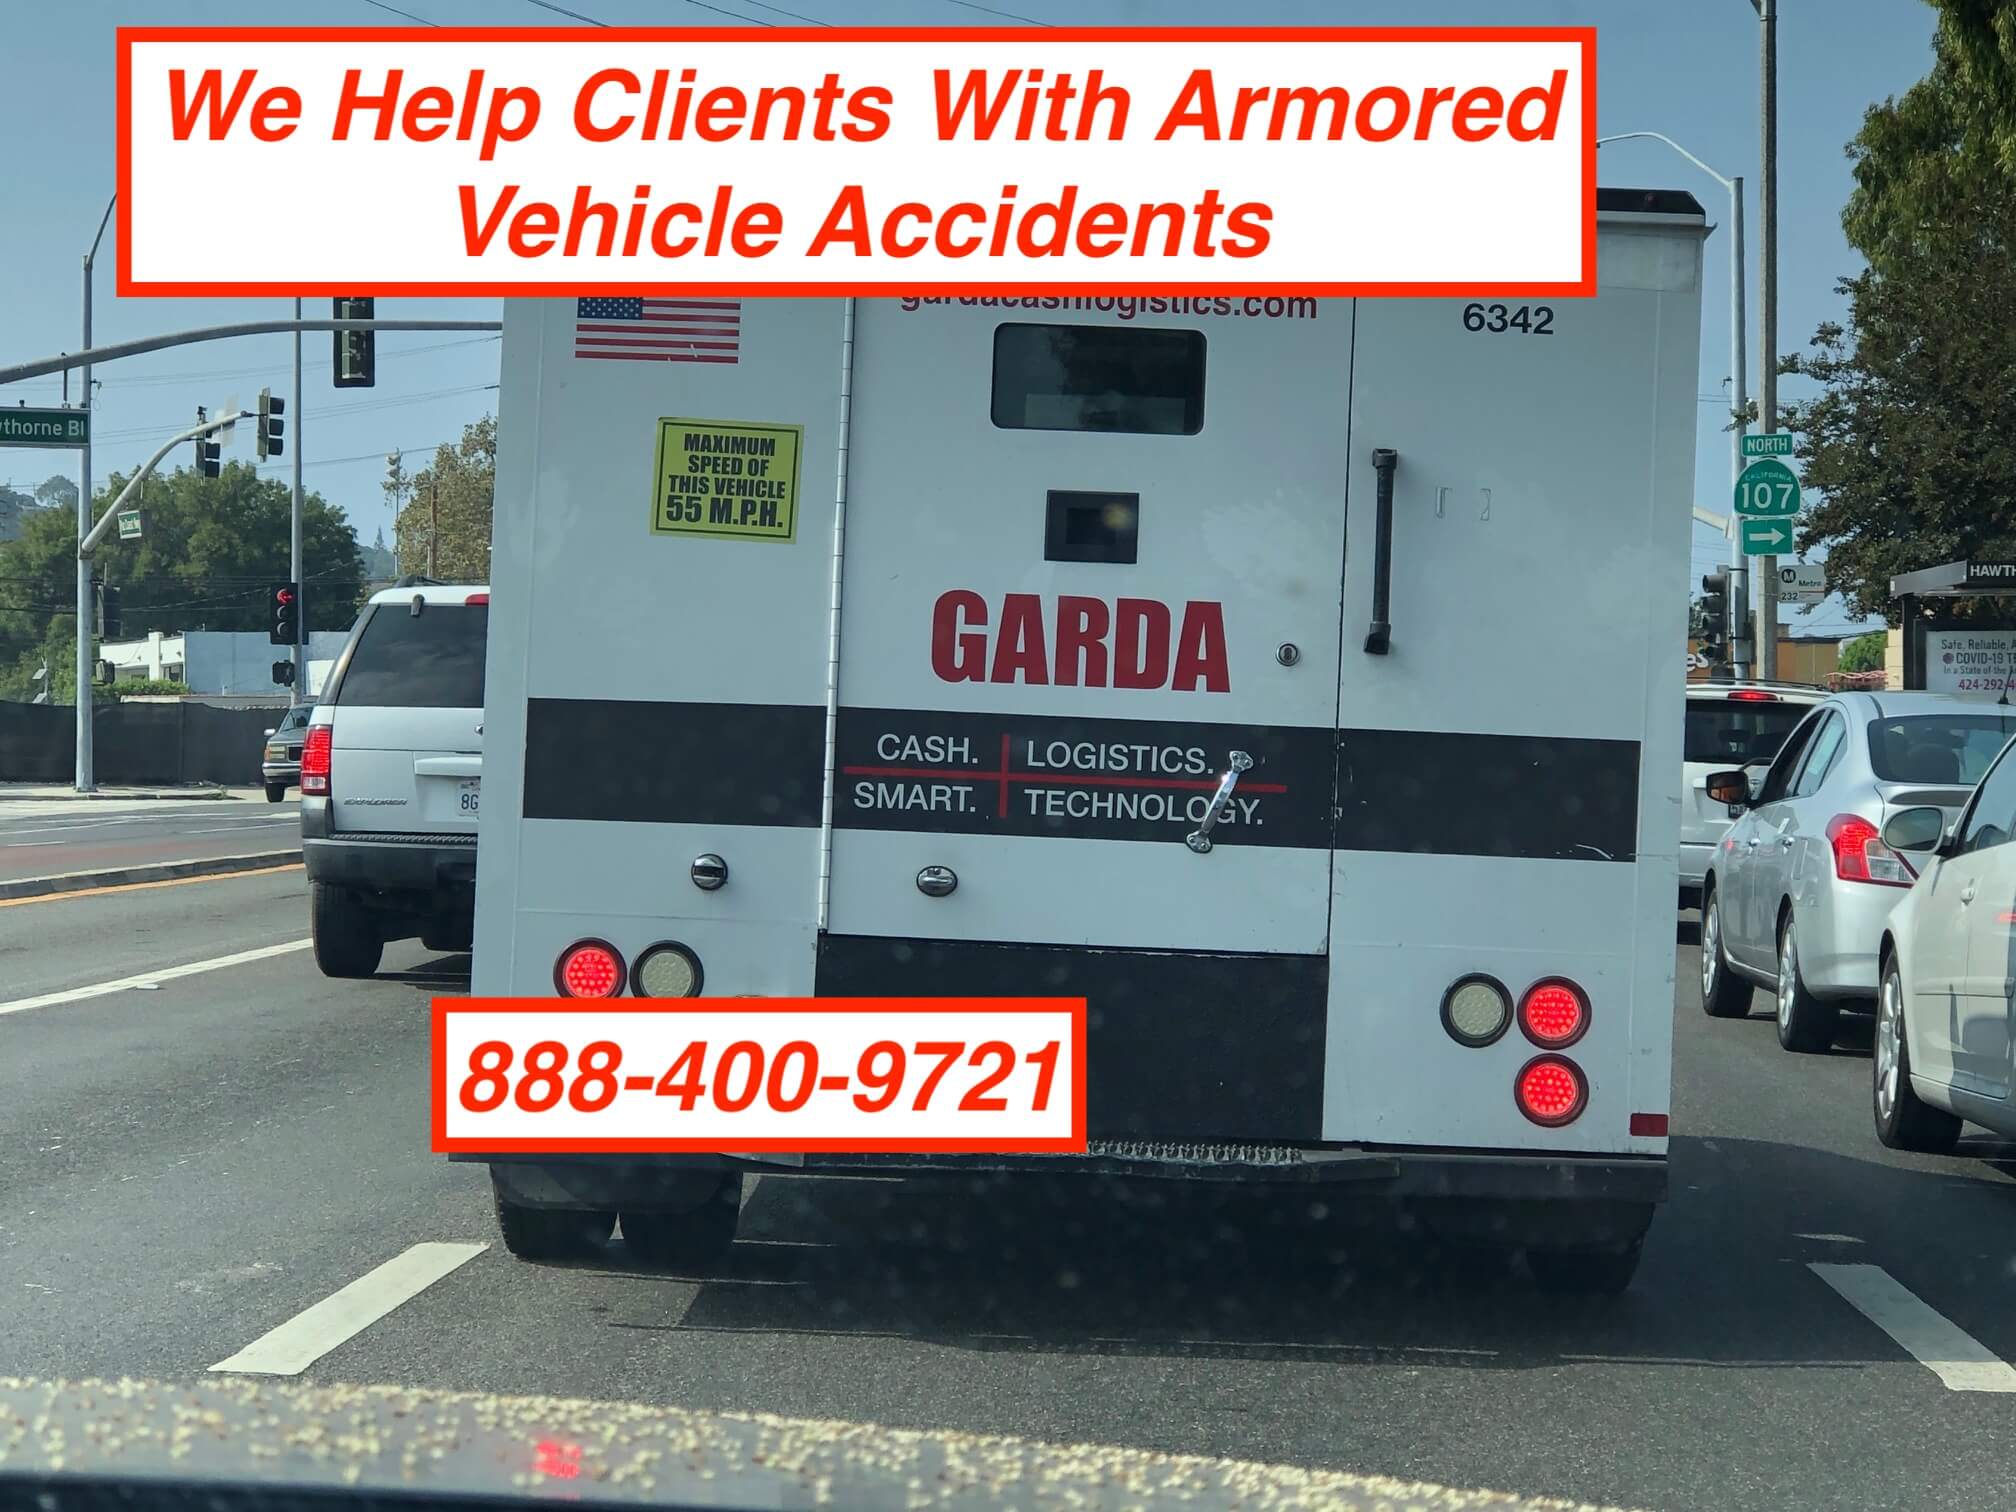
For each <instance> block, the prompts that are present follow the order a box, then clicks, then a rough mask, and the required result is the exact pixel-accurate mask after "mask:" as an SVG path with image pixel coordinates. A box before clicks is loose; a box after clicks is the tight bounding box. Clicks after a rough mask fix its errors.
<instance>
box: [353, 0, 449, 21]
mask: <svg viewBox="0 0 2016 1512" xmlns="http://www.w3.org/2000/svg"><path fill="white" fill-rule="evenodd" d="M364 3H365V4H366V5H375V6H377V7H378V9H380V10H382V11H390V12H391V13H392V14H393V15H395V16H404V17H405V18H406V19H407V20H408V21H417V22H419V23H420V24H421V25H422V26H439V25H440V24H441V23H440V22H439V21H429V20H428V19H427V18H426V17H425V16H416V15H414V14H413V12H411V11H402V10H401V9H399V7H398V6H396V5H387V4H386V3H385V0H364Z"/></svg>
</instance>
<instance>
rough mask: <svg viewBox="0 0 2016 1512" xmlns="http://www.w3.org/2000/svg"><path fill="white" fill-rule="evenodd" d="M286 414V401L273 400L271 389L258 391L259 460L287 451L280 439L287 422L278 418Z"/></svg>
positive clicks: (284, 443)
mask: <svg viewBox="0 0 2016 1512" xmlns="http://www.w3.org/2000/svg"><path fill="white" fill-rule="evenodd" d="M286 412H287V401H286V400H285V399H275V398H274V397H273V391H272V390H271V389H261V390H259V444H258V450H259V460H260V461H261V462H264V461H265V460H266V459H267V458H268V457H277V456H279V455H280V453H282V452H283V451H285V450H287V444H286V442H284V441H282V440H281V439H280V436H281V433H282V432H283V431H285V430H286V429H287V422H286V421H285V420H283V419H281V418H280V417H281V416H282V415H284V414H286Z"/></svg>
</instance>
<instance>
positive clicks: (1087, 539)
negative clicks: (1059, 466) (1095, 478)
mask: <svg viewBox="0 0 2016 1512" xmlns="http://www.w3.org/2000/svg"><path fill="white" fill-rule="evenodd" d="M1140 529H1141V495H1139V494H1138V493H1080V492H1076V491H1074V490H1071V489H1063V488H1053V489H1051V490H1050V492H1049V494H1048V496H1047V498H1046V501H1045V504H1044V523H1043V557H1044V560H1045V561H1050V562H1132V561H1134V560H1135V551H1136V546H1137V543H1138V540H1139V534H1140Z"/></svg>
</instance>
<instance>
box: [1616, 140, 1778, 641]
mask: <svg viewBox="0 0 2016 1512" xmlns="http://www.w3.org/2000/svg"><path fill="white" fill-rule="evenodd" d="M1639 137H1642V138H1645V139H1647V140H1649V141H1654V142H1662V143H1664V144H1665V145H1666V146H1668V147H1670V148H1672V149H1673V150H1674V151H1675V152H1677V153H1679V154H1680V156H1682V157H1683V158H1685V159H1687V161H1688V162H1690V163H1692V164H1693V165H1694V166H1695V167H1696V168H1699V169H1700V170H1701V171H1702V172H1703V173H1705V174H1707V175H1708V177H1710V178H1712V179H1713V180H1715V182H1716V183H1718V184H1720V185H1721V186H1722V187H1723V188H1724V189H1726V190H1728V191H1729V403H1730V408H1731V410H1732V411H1733V412H1734V416H1735V422H1736V423H1735V425H1734V427H1733V428H1732V429H1731V431H1730V433H1729V486H1730V488H1731V489H1732V490H1733V489H1734V488H1735V486H1736V480H1737V479H1738V478H1740V477H1742V476H1743V467H1744V461H1743V437H1744V436H1745V435H1747V434H1748V433H1749V430H1750V420H1749V410H1750V390H1749V382H1748V377H1747V374H1748V370H1749V365H1750V363H1749V352H1748V350H1747V346H1746V342H1745V336H1744V325H1745V322H1746V319H1747V311H1746V310H1745V308H1744V299H1743V274H1744V265H1743V177H1742V175H1741V174H1738V175H1737V176H1736V177H1734V178H1726V177H1724V176H1723V175H1722V174H1719V173H1717V172H1716V171H1715V170H1714V169H1713V168H1710V167H1709V166H1708V165H1707V164H1706V163H1704V162H1702V161H1701V159H1699V158H1698V157H1696V156H1694V154H1693V153H1691V152H1689V151H1688V150H1687V149H1686V148H1685V147H1682V146H1681V145H1680V144H1679V143H1678V142H1676V141H1674V140H1673V139H1672V138H1671V137H1669V136H1667V135H1665V134H1664V133H1663V132H1658V131H1620V132H1618V133H1616V134H1615V135H1614V136H1606V137H1598V138H1597V139H1596V145H1597V146H1598V147H1601V146H1603V145H1604V144H1605V143H1606V142H1624V141H1630V140H1632V139H1634V138H1639ZM1724 533H1725V534H1726V535H1727V537H1728V540H1729V565H1730V566H1731V567H1732V568H1734V569H1736V574H1737V577H1736V579H1735V580H1736V581H1741V580H1742V578H1743V577H1746V576H1748V573H1747V571H1746V570H1745V562H1744V559H1743V543H1742V540H1741V538H1740V536H1739V535H1738V527H1737V524H1736V520H1735V517H1734V516H1733V515H1732V516H1731V517H1730V519H1729V526H1728V529H1727V530H1726V531H1725V532H1724ZM1745 599H1746V601H1747V599H1748V592H1747V589H1746V592H1745ZM1739 644H1740V642H1739ZM1732 670H1733V671H1734V672H1735V674H1736V675H1737V676H1738V677H1739V678H1740V677H1747V676H1749V674H1750V664H1749V659H1748V658H1738V659H1737V660H1736V661H1735V664H1734V666H1733V667H1732Z"/></svg>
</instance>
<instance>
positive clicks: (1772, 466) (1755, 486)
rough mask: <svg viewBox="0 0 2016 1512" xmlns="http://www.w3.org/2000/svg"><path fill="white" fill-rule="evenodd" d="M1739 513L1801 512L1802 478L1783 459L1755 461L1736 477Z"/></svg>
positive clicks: (1774, 516)
mask: <svg viewBox="0 0 2016 1512" xmlns="http://www.w3.org/2000/svg"><path fill="white" fill-rule="evenodd" d="M1736 513H1738V514H1739V515H1761V516H1766V517H1772V518H1776V517H1779V516H1783V515H1796V514H1797V513H1799V480H1798V478H1796V477H1795V476H1793V473H1792V469H1791V468H1789V467H1787V466H1786V465H1785V464H1784V463H1783V462H1773V461H1772V460H1771V459H1770V458H1768V457H1767V458H1765V459H1764V460H1762V461H1760V462H1752V463H1751V464H1750V465H1749V466H1748V467H1746V468H1744V469H1743V475H1742V476H1741V477H1739V478H1738V479H1737V480H1736Z"/></svg>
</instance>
